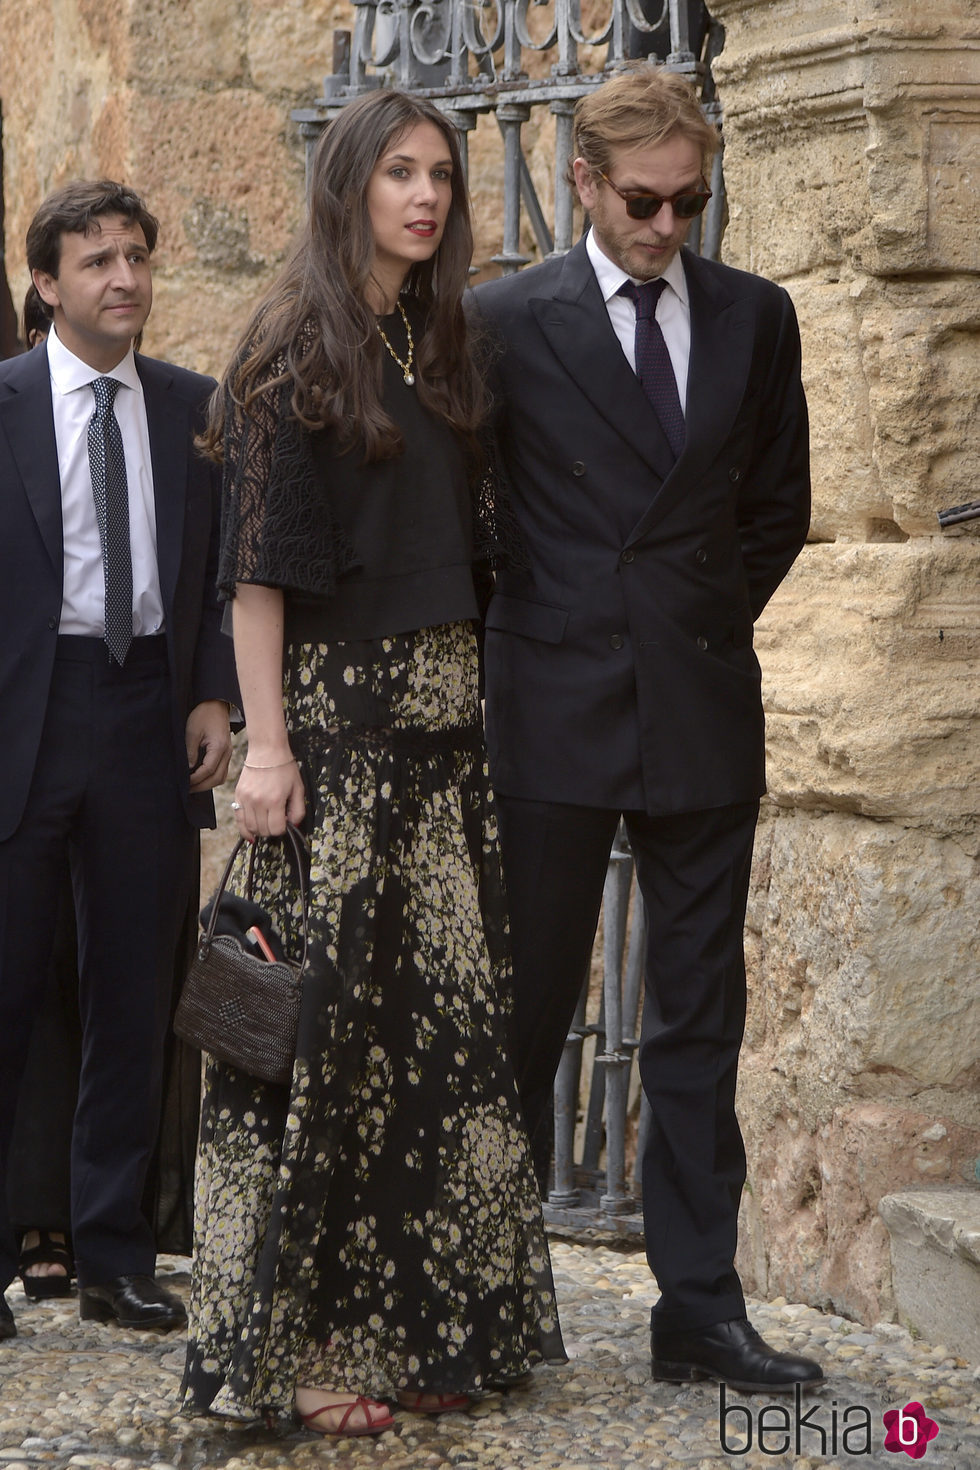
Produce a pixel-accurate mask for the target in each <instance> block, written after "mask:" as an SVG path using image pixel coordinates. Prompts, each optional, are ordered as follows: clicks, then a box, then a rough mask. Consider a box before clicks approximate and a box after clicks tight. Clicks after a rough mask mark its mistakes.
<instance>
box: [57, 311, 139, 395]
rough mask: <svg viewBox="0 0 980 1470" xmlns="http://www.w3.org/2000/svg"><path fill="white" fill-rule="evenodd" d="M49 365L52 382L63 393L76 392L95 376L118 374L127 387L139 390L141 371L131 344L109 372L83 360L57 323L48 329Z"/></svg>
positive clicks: (114, 376)
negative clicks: (62, 334)
mask: <svg viewBox="0 0 980 1470" xmlns="http://www.w3.org/2000/svg"><path fill="white" fill-rule="evenodd" d="M47 349H48V369H49V371H50V373H51V382H52V383H53V384H54V386H55V388H56V389H57V390H58V392H59V393H61V394H66V393H74V392H75V390H76V389H77V388H87V387H88V386H89V384H90V383H94V382H95V379H96V378H116V379H117V380H118V381H119V382H120V383H122V384H123V386H124V387H126V388H135V389H136V391H137V392H139V391H140V386H141V385H140V378H139V373H138V372H137V371H136V356H135V353H134V352H133V348H132V345H130V349H129V351H128V352H127V353H126V356H125V357H124V358H123V360H122V362H119V363H117V364H116V366H115V367H114V368H113V369H112V371H111V372H109V373H100V372H98V371H97V370H96V369H95V368H94V367H89V365H88V363H87V362H82V359H81V358H80V357H76V356H75V354H74V352H71V351H70V350H69V349H68V348H67V347H66V346H65V344H64V342H62V340H61V338H60V337H59V336H58V333H57V332H56V331H55V329H54V326H52V327H51V328H50V330H49V331H48V339H47Z"/></svg>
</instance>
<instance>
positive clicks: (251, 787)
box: [233, 757, 306, 842]
mask: <svg viewBox="0 0 980 1470" xmlns="http://www.w3.org/2000/svg"><path fill="white" fill-rule="evenodd" d="M235 801H236V802H237V804H238V805H237V807H235V808H233V810H234V812H235V822H236V824H237V826H238V830H239V832H240V833H241V834H242V836H243V837H245V838H246V839H247V840H248V841H249V842H254V841H255V839H256V837H281V836H282V834H283V833H284V832H285V830H286V822H287V820H288V821H290V822H292V824H293V826H294V827H299V826H300V825H301V823H302V821H303V818H304V816H305V815H306V793H305V791H304V789H303V778H302V776H301V775H300V773H299V767H298V766H297V764H296V762H295V761H293V760H289V758H288V757H286V758H284V761H283V764H282V765H278V764H272V765H270V766H266V765H265V764H264V763H263V764H259V763H258V762H257V763H256V765H255V766H251V765H249V764H248V762H247V761H246V763H245V765H244V766H243V768H242V774H241V776H240V777H239V778H238V785H237V786H236V787H235Z"/></svg>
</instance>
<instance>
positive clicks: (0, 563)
mask: <svg viewBox="0 0 980 1470" xmlns="http://www.w3.org/2000/svg"><path fill="white" fill-rule="evenodd" d="M136 365H137V369H138V372H139V375H140V379H141V381H142V384H143V393H144V402H145V405H146V416H147V423H148V428H149V440H150V450H151V458H152V471H153V486H154V497H155V507H156V553H157V564H158V569H159V576H160V586H161V591H162V594H163V606H164V617H165V631H166V640H167V655H168V669H169V677H170V688H171V693H172V700H171V713H172V727H173V741H174V749H175V754H176V757H177V770H178V771H180V772H184V771H186V768H187V760H186V756H185V753H184V726H185V722H186V719H187V716H188V714H189V713H190V711H191V710H192V709H193V708H194V706H195V705H197V704H199V703H200V702H202V701H203V700H207V699H223V700H227V701H228V702H229V703H235V702H236V701H237V698H238V695H237V685H236V682H235V675H234V658H233V652H232V647H231V640H230V639H229V638H228V637H226V636H225V635H224V634H222V632H221V614H220V608H219V604H218V601H217V594H216V591H215V576H216V570H217V547H218V530H219V514H218V489H219V477H218V476H217V474H216V473H215V472H214V468H213V466H211V465H209V464H208V462H207V461H205V460H203V459H202V458H201V457H200V456H199V455H198V454H197V453H196V451H195V449H194V447H193V437H194V433H195V431H196V430H197V429H198V428H199V427H200V422H201V410H202V407H203V404H204V402H205V401H206V399H207V397H208V396H209V394H210V392H211V389H212V387H213V383H212V382H211V380H210V379H208V378H205V377H202V376H201V375H200V374H198V373H192V372H188V371H187V370H186V369H184V368H178V367H173V366H172V365H170V364H169V363H165V362H159V361H157V360H155V359H153V358H149V357H143V356H137V358H136ZM62 578H63V542H62V516H61V483H60V476H59V469H58V454H57V448H56V443H55V432H54V418H53V413H52V407H51V383H50V377H49V369H48V358H47V353H46V352H45V351H44V350H43V349H41V348H36V349H35V350H34V351H32V352H28V353H26V354H25V355H23V356H22V357H16V358H11V359H9V360H8V361H7V362H4V363H0V751H2V753H3V763H4V779H3V781H2V783H0V841H2V840H4V839H5V838H7V837H9V836H10V835H11V833H12V832H14V831H15V830H16V828H17V826H18V824H19V823H20V820H21V817H22V815H23V811H24V805H25V802H26V800H27V794H28V790H29V788H30V784H31V779H32V776H33V773H34V766H35V761H36V758H37V752H38V746H39V742H40V737H41V729H42V726H43V724H44V718H45V712H46V708H47V702H48V691H49V688H50V684H51V676H52V670H53V667H54V659H55V650H56V644H57V638H58V623H59V618H60V614H61V599H62ZM183 795H184V803H185V809H186V812H187V816H188V820H189V821H190V823H191V825H193V826H196V827H207V826H213V825H214V803H213V801H212V798H211V795H210V793H198V794H192V793H191V792H190V791H189V790H188V789H185V790H184V793H183Z"/></svg>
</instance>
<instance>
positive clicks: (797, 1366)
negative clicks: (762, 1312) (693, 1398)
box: [650, 1317, 823, 1393]
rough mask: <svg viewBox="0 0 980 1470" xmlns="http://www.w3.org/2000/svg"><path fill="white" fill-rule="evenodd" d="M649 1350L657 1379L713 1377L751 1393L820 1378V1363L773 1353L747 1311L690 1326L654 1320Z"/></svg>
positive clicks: (789, 1387) (680, 1380)
mask: <svg viewBox="0 0 980 1470" xmlns="http://www.w3.org/2000/svg"><path fill="white" fill-rule="evenodd" d="M650 1351H651V1354H652V1358H653V1376H654V1378H655V1380H656V1381H657V1382H658V1383H692V1382H694V1381H696V1380H697V1379H700V1378H713V1379H715V1380H716V1381H718V1382H724V1383H727V1384H728V1386H729V1388H740V1389H743V1390H746V1391H748V1392H750V1393H751V1392H752V1391H753V1390H755V1391H757V1392H759V1393H780V1392H783V1393H786V1392H790V1391H792V1390H793V1389H794V1388H795V1387H796V1385H797V1384H798V1383H799V1384H801V1385H802V1384H806V1383H820V1382H821V1381H822V1379H823V1369H822V1368H821V1367H820V1364H819V1363H815V1362H814V1361H813V1359H812V1358H801V1357H798V1356H797V1355H796V1354H795V1353H777V1352H776V1350H775V1348H771V1347H770V1346H769V1344H768V1343H767V1342H764V1341H763V1339H762V1338H761V1337H760V1336H759V1334H758V1333H757V1332H756V1330H755V1328H754V1327H753V1326H752V1324H751V1323H750V1322H748V1321H747V1320H746V1318H745V1317H735V1318H733V1319H732V1321H730V1322H716V1323H715V1324H714V1326H713V1327H701V1328H697V1329H695V1330H694V1331H691V1332H658V1331H657V1328H656V1327H655V1326H654V1327H653V1328H651V1331H650Z"/></svg>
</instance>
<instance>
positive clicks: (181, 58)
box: [0, 0, 350, 372]
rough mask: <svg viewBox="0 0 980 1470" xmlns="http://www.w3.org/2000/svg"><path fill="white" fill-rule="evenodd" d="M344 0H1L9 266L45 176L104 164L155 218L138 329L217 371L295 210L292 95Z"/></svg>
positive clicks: (14, 272)
mask: <svg viewBox="0 0 980 1470" xmlns="http://www.w3.org/2000/svg"><path fill="white" fill-rule="evenodd" d="M337 25H350V8H349V6H347V5H346V4H344V3H343V0H191V3H188V0H141V3H138V4H137V3H136V0H34V3H33V4H31V5H30V6H23V5H20V4H17V3H14V0H0V36H2V44H0V103H2V105H3V126H4V162H5V194H6V201H7V216H6V240H7V271H8V276H9V278H10V282H11V286H12V288H13V291H14V299H15V301H16V302H17V303H18V305H19V303H20V302H21V301H22V300H23V293H24V290H25V289H26V286H27V274H26V270H25V268H24V259H23V241H24V233H25V231H26V229H27V225H28V223H29V221H30V218H31V216H32V214H33V212H34V210H35V209H36V207H37V205H38V203H39V202H40V200H41V199H42V198H43V196H44V194H45V193H46V192H47V191H48V190H49V189H51V188H54V187H55V186H56V185H58V184H60V183H62V182H64V181H65V180H66V179H69V178H73V177H77V176H79V175H85V176H90V177H91V176H98V175H102V174H108V175H110V176H111V177H115V178H122V179H125V180H126V181H127V182H130V183H132V184H134V185H135V186H136V187H137V188H139V189H140V190H142V191H143V192H144V193H145V195H146V198H147V202H148V204H149V206H150V208H151V209H152V210H153V212H154V213H155V214H156V215H157V216H158V217H159V219H160V222H161V233H160V241H159V245H158V248H157V252H156V256H155V260H154V265H155V272H154V281H155V303H154V308H153V314H152V316H151V318H150V321H149V324H148V327H147V331H146V335H145V345H146V349H147V351H149V352H151V353H155V354H157V355H159V356H164V357H172V358H173V359H174V361H176V362H181V363H183V364H184V365H186V366H188V367H194V368H197V369H199V370H201V371H205V372H217V371H220V370H221V368H222V367H223V366H224V363H225V361H226V360H227V357H228V353H229V351H230V348H231V345H232V343H233V342H234V339H235V337H236V336H237V333H238V332H239V331H240V329H241V327H242V326H243V325H244V322H245V320H246V319H247V317H248V314H249V312H250V310H251V308H252V305H253V304H254V302H255V301H256V299H257V297H258V296H259V294H260V293H261V290H262V288H263V286H264V284H265V282H266V281H267V280H268V278H269V276H270V274H271V273H272V271H273V270H274V269H275V267H276V266H277V265H278V264H279V262H280V261H281V259H282V255H283V252H284V250H285V249H286V247H287V245H288V243H289V241H290V238H291V236H292V234H293V232H294V231H295V229H296V227H297V226H298V224H299V222H300V220H301V217H302V208H303V177H304V159H303V146H302V143H301V141H300V139H299V137H298V135H297V132H296V128H295V126H294V125H293V124H292V123H291V121H290V116H289V115H290V111H291V110H292V109H293V108H294V107H297V106H300V105H301V104H303V103H307V102H308V101H309V100H310V99H311V97H312V96H313V95H314V93H315V92H316V91H317V90H318V87H319V84H320V79H321V78H322V76H323V75H324V74H325V73H326V72H327V71H328V70H329V68H330V62H331V32H332V29H333V28H334V27H335V26H337Z"/></svg>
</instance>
